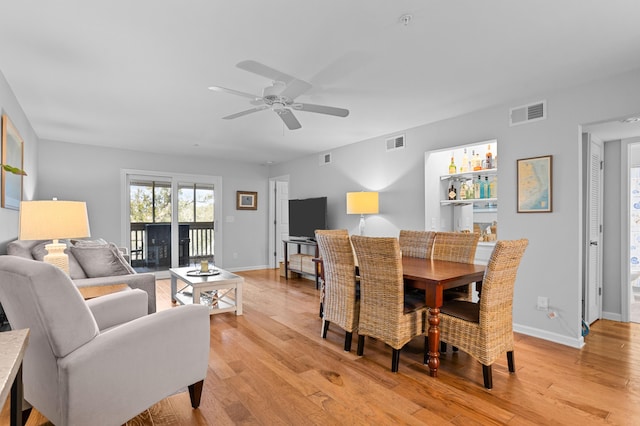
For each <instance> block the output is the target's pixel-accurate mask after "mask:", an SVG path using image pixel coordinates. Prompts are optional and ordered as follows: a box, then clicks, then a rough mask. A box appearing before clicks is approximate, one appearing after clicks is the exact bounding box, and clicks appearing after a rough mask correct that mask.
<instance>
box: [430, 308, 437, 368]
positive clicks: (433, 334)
mask: <svg viewBox="0 0 640 426" xmlns="http://www.w3.org/2000/svg"><path fill="white" fill-rule="evenodd" d="M439 324H440V309H438V308H429V364H428V365H429V375H430V376H431V377H438V367H439V366H440V352H438V350H439V349H440V329H439V328H438V325H439Z"/></svg>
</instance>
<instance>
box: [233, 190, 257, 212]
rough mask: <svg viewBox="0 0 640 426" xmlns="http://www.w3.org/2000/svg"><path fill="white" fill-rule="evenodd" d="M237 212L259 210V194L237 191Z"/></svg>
mask: <svg viewBox="0 0 640 426" xmlns="http://www.w3.org/2000/svg"><path fill="white" fill-rule="evenodd" d="M236 210H258V193H257V192H251V191H236Z"/></svg>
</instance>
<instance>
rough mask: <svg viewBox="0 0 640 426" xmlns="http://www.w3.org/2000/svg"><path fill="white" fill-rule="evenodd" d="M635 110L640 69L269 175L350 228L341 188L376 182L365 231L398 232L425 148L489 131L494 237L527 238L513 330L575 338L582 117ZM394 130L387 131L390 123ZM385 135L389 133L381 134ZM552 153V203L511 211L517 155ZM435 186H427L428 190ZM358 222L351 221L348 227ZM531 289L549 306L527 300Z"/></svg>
mask: <svg viewBox="0 0 640 426" xmlns="http://www.w3.org/2000/svg"><path fill="white" fill-rule="evenodd" d="M543 99H546V101H547V107H548V118H547V119H546V120H543V121H539V122H534V123H529V124H524V125H520V126H514V127H509V124H508V110H509V107H512V106H517V105H523V104H527V103H529V102H534V101H539V100H543ZM638 112H640V71H634V72H630V73H626V74H623V75H620V76H616V77H613V78H610V79H606V80H602V81H598V82H594V83H591V84H588V85H584V86H580V87H576V88H572V89H570V90H565V91H561V92H549V93H543V94H541V95H540V96H537V97H533V98H528V99H514V100H513V102H511V103H510V104H509V105H501V106H499V107H495V108H491V109H486V110H482V111H477V112H474V113H471V114H468V115H465V116H461V117H457V118H454V119H450V120H445V121H441V122H437V123H432V124H426V125H424V126H421V127H417V128H413V129H409V130H406V131H403V130H401V129H399V131H398V132H396V133H406V137H407V139H406V140H407V147H406V148H405V149H404V150H397V151H393V152H388V153H387V152H386V151H385V143H384V140H385V137H380V138H374V139H370V140H367V141H362V142H358V143H355V144H352V145H349V146H347V147H343V148H337V149H334V150H332V156H333V163H332V164H330V165H325V166H319V165H318V158H317V156H309V157H305V158H301V159H298V160H296V161H292V162H288V163H284V164H278V165H275V166H273V167H272V168H271V171H270V173H271V175H272V176H278V175H285V174H288V175H290V193H291V196H292V198H298V197H306V196H322V195H326V196H327V197H328V198H329V225H330V226H331V227H334V228H347V229H349V230H350V231H351V232H352V233H353V232H354V231H356V230H357V223H358V218H357V217H351V216H347V215H346V214H345V193H346V192H348V191H354V190H359V189H373V190H378V191H380V214H379V215H376V216H371V217H369V218H367V231H366V233H367V235H397V233H398V230H399V229H401V228H406V229H422V228H423V227H424V204H425V203H424V197H425V196H424V183H423V176H424V174H423V167H424V163H423V158H424V152H426V151H430V150H436V149H441V148H447V147H453V146H456V145H463V144H468V143H472V142H476V141H482V140H488V139H497V140H498V144H499V146H500V160H499V172H498V173H499V182H500V190H499V191H500V213H499V217H500V238H501V239H516V238H528V239H529V247H528V249H527V252H526V253H525V256H524V259H523V262H522V264H521V267H520V271H519V275H518V281H517V284H516V289H515V295H514V322H515V329H516V330H517V331H520V332H523V333H527V334H531V335H535V336H539V337H542V338H545V339H549V340H553V341H557V342H560V343H564V344H567V345H571V346H576V347H579V346H581V345H582V344H583V338H582V336H581V297H582V272H581V267H582V265H581V259H582V231H581V229H582V217H581V201H582V200H581V198H582V195H581V185H582V182H581V171H582V166H581V143H580V141H581V125H583V124H588V123H592V122H596V121H603V120H611V119H615V118H618V117H621V116H625V115H631V114H636V113H638ZM394 134H395V133H394ZM385 136H391V135H385ZM540 155H553V212H552V213H536V214H531V213H530V214H523V213H521V214H518V213H517V212H516V188H515V182H516V168H515V165H516V160H517V159H519V158H527V157H535V156H540ZM434 196H436V195H435V194H434ZM356 232H357V231H356ZM538 296H546V297H548V298H549V302H550V306H551V307H552V308H553V309H554V310H555V311H556V312H557V313H558V317H557V318H556V319H553V320H551V319H549V318H548V317H547V316H546V313H545V312H541V311H538V310H536V301H537V297H538Z"/></svg>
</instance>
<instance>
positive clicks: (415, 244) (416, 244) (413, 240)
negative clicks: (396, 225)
mask: <svg viewBox="0 0 640 426" xmlns="http://www.w3.org/2000/svg"><path fill="white" fill-rule="evenodd" d="M435 237H436V232H434V231H409V230H406V229H401V230H400V236H399V237H398V241H399V243H400V251H401V252H402V255H403V256H409V257H419V258H421V259H431V251H432V250H433V240H434V239H435Z"/></svg>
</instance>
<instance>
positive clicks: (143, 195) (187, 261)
mask: <svg viewBox="0 0 640 426" xmlns="http://www.w3.org/2000/svg"><path fill="white" fill-rule="evenodd" d="M123 173H124V181H125V190H124V193H125V196H124V197H123V198H124V201H125V203H124V204H125V206H126V207H125V212H124V214H123V217H124V218H126V220H124V221H123V223H126V230H125V233H126V237H125V242H128V243H129V248H130V258H131V265H132V266H133V267H134V269H136V271H138V272H159V271H167V270H168V269H169V268H171V267H178V266H190V265H195V264H197V263H198V262H200V261H201V260H204V259H207V260H209V262H211V263H214V262H215V261H219V260H220V259H216V258H215V252H216V250H215V248H216V246H217V242H216V238H215V220H214V219H215V214H216V211H218V209H219V206H216V204H215V198H216V197H215V192H216V189H217V188H219V187H220V178H215V177H208V176H184V175H169V176H160V175H154V174H146V173H144V172H139V171H135V172H134V171H124V172H123ZM163 275H164V274H163Z"/></svg>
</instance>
